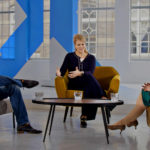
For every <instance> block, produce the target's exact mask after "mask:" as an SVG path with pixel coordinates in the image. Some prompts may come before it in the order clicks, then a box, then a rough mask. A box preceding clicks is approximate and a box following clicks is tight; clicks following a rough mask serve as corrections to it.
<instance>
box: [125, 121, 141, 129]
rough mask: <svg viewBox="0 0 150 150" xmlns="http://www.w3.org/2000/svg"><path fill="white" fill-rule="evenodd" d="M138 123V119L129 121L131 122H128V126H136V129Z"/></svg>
mask: <svg viewBox="0 0 150 150" xmlns="http://www.w3.org/2000/svg"><path fill="white" fill-rule="evenodd" d="M138 124H139V123H138V121H137V120H134V121H131V122H129V123H128V124H127V126H128V127H132V126H134V127H135V129H136V126H137V125H138Z"/></svg>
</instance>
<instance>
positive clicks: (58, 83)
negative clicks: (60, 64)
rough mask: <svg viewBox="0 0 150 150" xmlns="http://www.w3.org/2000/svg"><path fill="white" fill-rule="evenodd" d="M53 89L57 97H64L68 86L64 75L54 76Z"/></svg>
mask: <svg viewBox="0 0 150 150" xmlns="http://www.w3.org/2000/svg"><path fill="white" fill-rule="evenodd" d="M55 89H56V93H57V96H58V98H66V91H67V89H68V86H67V84H66V81H65V79H64V77H56V78H55Z"/></svg>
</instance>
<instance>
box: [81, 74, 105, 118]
mask: <svg viewBox="0 0 150 150" xmlns="http://www.w3.org/2000/svg"><path fill="white" fill-rule="evenodd" d="M84 82H85V85H86V86H85V87H84V88H83V91H84V98H91V99H92V98H93V99H96V98H97V99H100V98H101V97H102V96H106V94H105V92H104V90H103V89H102V87H101V85H100V84H99V82H98V81H97V80H96V79H95V77H94V76H93V75H92V74H88V75H86V76H85V78H84ZM96 113H97V106H95V105H91V106H90V105H85V106H83V107H82V115H85V116H87V120H94V119H95V117H96Z"/></svg>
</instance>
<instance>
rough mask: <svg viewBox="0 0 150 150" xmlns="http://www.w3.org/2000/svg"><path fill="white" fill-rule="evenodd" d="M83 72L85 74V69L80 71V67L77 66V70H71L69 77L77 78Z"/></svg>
mask: <svg viewBox="0 0 150 150" xmlns="http://www.w3.org/2000/svg"><path fill="white" fill-rule="evenodd" d="M82 74H84V72H83V71H80V70H79V69H78V67H76V70H75V71H70V72H69V74H68V77H69V78H76V77H78V76H81V75H82Z"/></svg>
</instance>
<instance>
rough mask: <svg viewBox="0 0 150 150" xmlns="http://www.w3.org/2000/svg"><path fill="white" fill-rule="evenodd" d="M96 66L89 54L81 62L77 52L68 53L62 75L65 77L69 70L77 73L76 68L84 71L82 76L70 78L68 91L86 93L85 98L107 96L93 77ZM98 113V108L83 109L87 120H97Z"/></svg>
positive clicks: (93, 58)
mask: <svg viewBox="0 0 150 150" xmlns="http://www.w3.org/2000/svg"><path fill="white" fill-rule="evenodd" d="M95 65H96V60H95V57H94V56H93V55H90V54H88V55H87V56H86V58H85V59H84V60H83V61H80V57H79V56H77V55H76V54H75V52H73V53H68V54H67V55H66V57H65V59H64V62H63V64H62V66H61V68H60V72H61V75H62V76H64V75H65V73H66V71H67V70H68V72H70V71H75V70H76V67H78V69H79V70H80V71H84V74H83V75H82V76H78V77H76V78H69V84H68V89H70V90H82V91H84V93H83V97H84V98H101V97H102V96H106V94H105V92H104V90H103V89H102V88H101V86H100V84H99V83H98V81H97V80H96V79H95V77H94V76H93V72H94V70H95ZM96 112H97V107H96V106H83V107H82V115H86V116H87V120H92V119H95V116H96Z"/></svg>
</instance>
